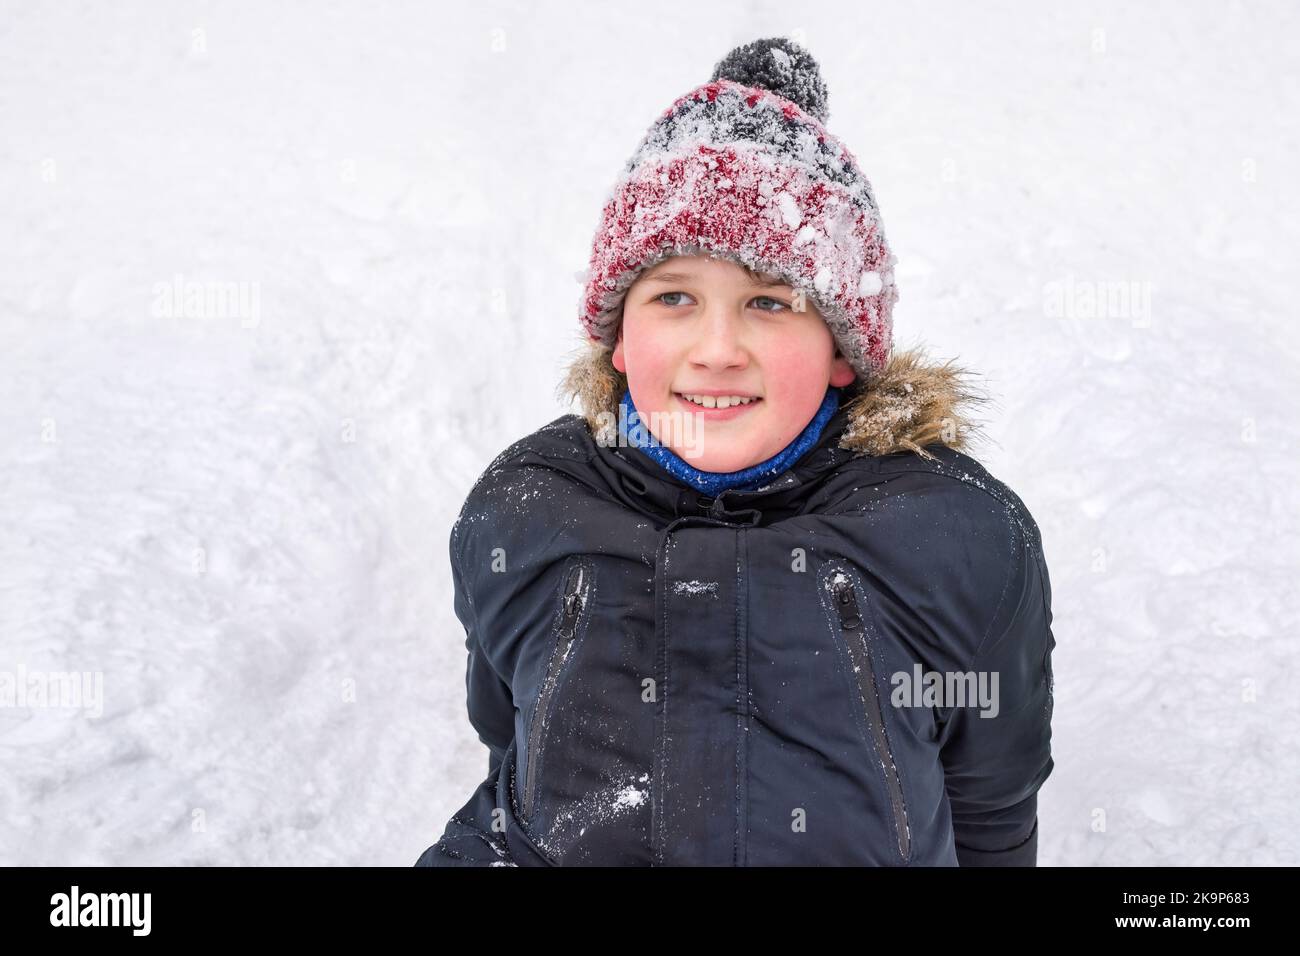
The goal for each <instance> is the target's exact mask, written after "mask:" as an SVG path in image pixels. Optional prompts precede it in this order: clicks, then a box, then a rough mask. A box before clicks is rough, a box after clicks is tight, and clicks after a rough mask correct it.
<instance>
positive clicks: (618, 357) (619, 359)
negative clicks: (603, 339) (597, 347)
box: [609, 327, 627, 375]
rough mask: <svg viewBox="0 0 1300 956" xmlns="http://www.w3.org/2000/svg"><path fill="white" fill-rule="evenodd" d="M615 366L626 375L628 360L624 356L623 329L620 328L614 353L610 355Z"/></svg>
mask: <svg viewBox="0 0 1300 956" xmlns="http://www.w3.org/2000/svg"><path fill="white" fill-rule="evenodd" d="M609 360H610V362H611V363H612V364H613V366H614V368H616V369H618V370H619V371H620V372H622V373H623V374H624V375H626V374H627V362H626V361H625V360H624V358H623V329H622V328H621V327H620V328H619V330H618V339H617V340H616V341H615V343H614V354H613V355H611V356H610V357H609Z"/></svg>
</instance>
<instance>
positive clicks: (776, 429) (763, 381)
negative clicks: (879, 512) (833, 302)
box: [612, 255, 854, 472]
mask: <svg viewBox="0 0 1300 956" xmlns="http://www.w3.org/2000/svg"><path fill="white" fill-rule="evenodd" d="M770 278H771V277H760V279H761V280H763V283H765V282H766V280H767V279H770ZM763 283H760V284H756V283H755V280H754V279H752V278H751V277H750V276H749V274H748V273H747V272H746V271H745V269H744V268H743V267H741V266H740V265H739V264H737V263H735V262H733V261H732V260H730V259H726V258H722V257H713V256H705V255H693V256H675V257H673V258H671V259H667V260H665V261H663V262H660V263H659V264H658V265H656V266H655V267H654V268H653V269H649V270H647V271H646V272H644V273H642V275H641V276H640V277H639V278H638V279H637V281H636V282H635V283H634V284H633V285H632V287H631V288H630V289H628V291H627V295H626V297H625V299H624V304H623V320H622V323H621V324H620V327H619V335H618V343H617V345H616V346H615V348H614V354H613V357H612V358H613V362H614V367H615V368H616V369H618V370H619V371H620V372H622V373H623V374H624V375H626V376H627V384H628V389H629V390H630V391H631V393H632V402H633V404H635V405H636V408H637V412H638V413H639V415H640V416H641V421H642V422H643V423H644V424H645V426H646V427H647V428H648V429H649V430H650V432H651V433H652V434H653V435H654V436H655V438H657V439H658V440H659V441H660V442H661V443H662V444H664V445H667V446H668V447H669V448H671V449H672V450H673V451H674V452H676V453H677V454H678V455H679V456H681V457H682V458H684V459H685V460H686V461H688V462H689V463H690V464H691V465H693V466H694V467H696V468H699V469H701V470H703V471H715V472H731V471H740V470H741V469H742V468H748V467H750V466H751V465H756V464H758V463H759V462H761V461H765V460H766V459H768V458H771V457H772V456H773V455H775V454H776V453H777V452H779V451H781V449H783V448H785V446H786V445H788V444H790V442H791V441H793V440H794V438H795V436H797V435H798V434H799V433H800V432H801V431H803V430H804V428H805V427H807V425H808V423H809V422H810V421H812V417H813V416H814V415H815V414H816V413H817V409H818V408H819V407H820V406H821V403H822V399H823V398H825V397H826V389H827V387H828V386H831V385H834V386H837V387H842V386H844V385H848V384H850V383H851V382H852V381H853V379H854V372H853V367H852V366H851V365H849V363H848V360H847V359H844V358H842V357H840V356H839V353H838V351H837V349H836V345H835V339H834V337H833V336H832V335H831V330H830V328H829V327H828V326H827V325H826V323H825V321H824V320H823V319H822V317H821V314H820V312H818V310H817V308H816V307H815V306H814V305H813V304H812V302H811V301H808V300H805V302H804V303H803V309H802V311H796V309H795V306H797V305H798V304H799V303H798V302H797V300H796V299H795V290H794V289H793V288H792V287H790V286H788V285H784V284H781V283H780V281H779V280H775V279H773V280H772V284H763ZM700 393H706V394H713V395H719V394H720V395H738V396H741V397H750V398H754V399H756V400H755V401H751V402H750V403H749V404H746V405H740V406H733V407H729V408H727V409H725V410H723V409H720V408H716V407H715V408H705V407H701V406H700V405H697V404H694V403H692V402H691V401H690V400H688V399H686V398H685V397H684V394H687V395H693V396H698V395H699V394H700Z"/></svg>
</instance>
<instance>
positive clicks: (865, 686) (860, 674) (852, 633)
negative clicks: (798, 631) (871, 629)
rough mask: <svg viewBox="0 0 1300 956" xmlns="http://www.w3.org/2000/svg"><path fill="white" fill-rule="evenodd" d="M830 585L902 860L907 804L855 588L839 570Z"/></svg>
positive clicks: (906, 845)
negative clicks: (886, 790)
mask: <svg viewBox="0 0 1300 956" xmlns="http://www.w3.org/2000/svg"><path fill="white" fill-rule="evenodd" d="M830 586H831V593H832V594H833V595H834V600H835V610H836V613H837V615H838V617H839V626H840V635H841V636H842V637H843V639H844V645H845V647H846V648H847V649H848V652H849V659H850V661H851V662H852V663H853V670H854V672H855V673H856V675H857V679H858V693H859V695H860V697H861V700H862V705H863V712H864V714H865V715H866V718H867V724H868V725H869V726H870V728H871V735H872V740H873V742H874V743H875V747H876V756H877V758H878V759H879V762H880V765H881V767H882V768H883V770H884V773H885V785H886V787H887V789H888V790H889V802H890V805H891V806H892V808H893V812H894V830H895V833H896V834H897V837H898V853H899V856H901V857H902V859H903V860H904V861H905V860H907V857H908V854H909V852H910V851H911V837H910V834H909V830H908V826H907V807H906V805H905V804H904V803H903V782H902V779H901V778H900V777H899V773H898V767H897V766H896V765H895V764H894V755H893V753H892V752H891V751H890V749H889V738H888V737H887V736H886V734H885V717H884V713H883V711H882V708H881V704H880V696H879V694H878V693H877V691H876V681H875V671H874V669H873V668H872V666H871V656H870V652H869V651H868V649H867V635H866V629H865V627H864V626H863V621H862V614H861V613H860V611H859V609H858V596H857V591H856V590H855V589H854V587H853V581H852V579H851V578H850V577H849V576H848V575H847V574H845V573H844V572H842V571H839V570H836V571H833V572H832V573H831V582H830Z"/></svg>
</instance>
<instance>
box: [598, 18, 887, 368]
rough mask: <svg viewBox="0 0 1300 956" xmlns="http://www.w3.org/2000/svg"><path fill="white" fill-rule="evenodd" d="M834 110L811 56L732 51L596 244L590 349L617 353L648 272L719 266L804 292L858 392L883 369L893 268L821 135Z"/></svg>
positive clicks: (662, 129) (679, 107)
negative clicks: (659, 266)
mask: <svg viewBox="0 0 1300 956" xmlns="http://www.w3.org/2000/svg"><path fill="white" fill-rule="evenodd" d="M826 99H827V91H826V84H825V83H824V82H823V80H822V77H821V71H820V70H819V69H818V67H817V63H816V61H815V60H814V59H813V58H812V56H811V55H809V54H808V52H807V51H805V50H804V49H803V48H802V47H800V46H798V45H797V44H795V43H793V42H791V41H790V40H786V39H784V38H780V37H774V38H769V39H764V40H755V41H754V42H752V43H747V44H745V45H744V46H741V47H737V48H736V49H735V50H733V51H732V52H731V53H729V54H728V55H727V56H726V57H725V58H724V59H723V60H722V61H721V62H720V63H718V65H717V66H716V67H715V68H714V71H713V78H712V80H711V81H710V82H708V83H706V84H704V85H703V86H701V87H698V88H697V89H695V90H693V91H691V92H690V93H687V94H686V95H685V96H682V97H681V98H680V99H678V100H677V101H676V102H675V103H673V105H672V106H670V107H669V108H668V110H667V111H666V112H664V113H663V115H662V116H660V117H659V119H658V120H657V121H656V122H655V123H654V125H652V126H651V127H650V129H649V130H648V131H647V132H646V135H645V138H644V139H643V140H642V141H641V144H640V146H638V147H637V150H636V152H635V153H633V155H632V158H631V159H630V160H629V161H628V163H627V164H626V166H625V167H624V169H623V172H622V174H621V175H620V177H619V179H618V180H617V182H616V183H615V184H614V186H613V187H612V189H611V191H610V193H609V197H608V199H607V201H606V203H605V207H604V211H603V213H602V215H601V222H600V228H599V229H598V230H597V232H596V237H595V241H594V242H593V244H592V252H591V264H590V266H589V268H588V270H587V273H586V288H585V289H584V290H583V296H582V309H581V319H582V323H583V326H584V327H585V328H586V330H587V333H588V336H589V337H590V338H591V339H593V340H595V341H599V342H603V343H605V344H606V345H609V346H612V345H613V344H614V341H615V339H616V336H617V330H618V321H619V318H620V316H621V310H620V309H619V306H620V304H621V303H622V300H623V296H624V294H625V293H626V292H627V290H628V288H629V287H631V285H632V284H633V283H634V282H635V281H636V279H637V276H638V274H639V273H640V272H641V271H642V270H644V269H648V268H650V267H652V266H654V265H655V264H656V263H658V262H661V261H663V260H664V259H668V258H670V257H672V256H677V255H694V254H711V255H720V256H724V257H726V258H729V259H732V260H733V261H736V262H739V263H742V264H744V265H747V266H749V267H750V268H751V269H753V270H754V271H756V272H762V273H769V274H774V275H777V276H780V277H781V278H782V279H784V280H785V281H786V282H787V283H789V284H790V285H791V286H792V287H794V288H796V289H802V290H803V291H804V294H805V296H806V299H807V300H809V301H811V302H813V303H814V304H815V305H816V307H817V309H818V310H819V311H820V312H821V314H822V315H823V316H824V317H825V319H826V323H827V324H828V325H829V326H830V329H831V332H832V333H833V334H834V336H835V340H836V342H837V344H838V345H839V347H840V351H841V352H842V353H843V355H844V356H845V357H846V358H847V359H848V360H849V362H850V364H851V365H852V366H853V368H854V370H855V371H856V372H857V373H858V376H859V377H860V378H861V379H862V380H864V381H865V380H869V379H870V378H871V377H872V376H873V375H874V374H875V373H877V372H879V371H881V370H882V369H883V368H884V367H885V364H886V362H887V361H888V359H889V355H890V351H891V349H892V346H893V319H892V317H893V305H894V303H895V302H896V301H897V300H898V290H897V287H896V286H895V284H894V264H895V263H896V262H897V259H896V257H895V256H894V255H893V254H892V253H891V252H890V249H889V246H888V244H887V243H886V242H885V232H884V227H883V224H882V223H881V220H880V211H879V209H877V207H876V201H875V197H874V196H873V195H872V190H871V183H869V182H868V181H867V177H866V176H864V175H863V174H862V170H861V169H860V168H859V167H858V163H857V160H856V159H855V158H854V156H853V154H852V153H850V152H849V150H848V148H847V147H845V145H844V144H843V143H841V142H840V141H839V140H838V139H836V138H835V137H834V136H833V135H831V133H829V132H827V130H826V127H825V126H824V125H823V124H824V123H825V122H826V118H827V116H828V112H827V109H826Z"/></svg>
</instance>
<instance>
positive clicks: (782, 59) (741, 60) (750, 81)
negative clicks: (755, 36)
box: [711, 37, 830, 123]
mask: <svg viewBox="0 0 1300 956" xmlns="http://www.w3.org/2000/svg"><path fill="white" fill-rule="evenodd" d="M714 80H734V81H735V82H737V83H742V84H744V85H745V86H759V87H762V88H763V89H765V90H770V91H771V92H773V93H775V94H776V95H777V96H783V97H785V98H786V99H787V100H789V101H790V102H792V103H794V104H795V105H796V106H798V107H799V108H800V109H801V110H803V111H804V112H805V113H808V114H809V115H811V116H815V117H817V119H818V120H820V121H821V122H823V123H825V122H826V117H827V116H829V115H830V113H829V111H828V110H827V108H826V100H827V98H828V96H829V93H828V92H827V90H826V83H825V81H824V80H823V79H822V72H821V69H820V68H819V67H818V66H817V61H816V60H814V59H813V58H812V54H810V53H809V52H808V51H807V50H805V49H804V48H803V47H801V46H799V44H797V43H795V42H794V41H793V40H787V39H786V38H785V37H768V38H766V39H763V40H754V41H753V42H751V43H746V44H745V45H744V46H738V47H736V48H735V49H734V50H732V51H731V52H730V53H728V54H727V55H726V56H725V57H723V58H722V60H721V61H720V62H719V63H718V65H717V66H715V67H714V68H713V76H712V78H711V82H712V81H714Z"/></svg>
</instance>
